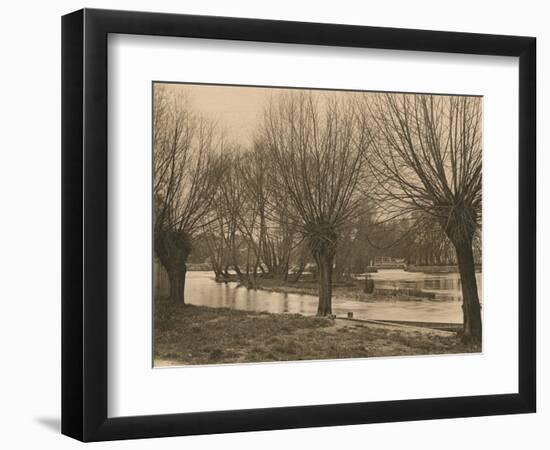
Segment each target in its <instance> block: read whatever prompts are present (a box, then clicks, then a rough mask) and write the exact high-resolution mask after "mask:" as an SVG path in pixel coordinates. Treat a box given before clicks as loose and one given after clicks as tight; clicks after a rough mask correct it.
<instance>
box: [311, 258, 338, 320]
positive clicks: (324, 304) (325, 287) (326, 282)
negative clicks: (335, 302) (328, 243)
mask: <svg viewBox="0 0 550 450" xmlns="http://www.w3.org/2000/svg"><path fill="white" fill-rule="evenodd" d="M333 260H334V256H333V254H332V252H330V251H328V252H327V251H324V252H321V253H320V254H318V255H316V257H315V261H316V262H317V272H318V274H319V306H318V307H317V315H318V316H329V315H331V314H332V264H333Z"/></svg>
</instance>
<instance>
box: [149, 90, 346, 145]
mask: <svg viewBox="0 0 550 450" xmlns="http://www.w3.org/2000/svg"><path fill="white" fill-rule="evenodd" d="M159 84H163V83H159ZM163 85H164V86H165V87H166V89H167V90H168V92H170V91H172V92H174V93H176V92H177V93H185V94H186V95H188V96H189V98H190V100H191V105H192V106H193V108H195V109H196V111H197V112H200V113H201V114H204V116H205V117H207V118H210V119H212V120H215V121H216V122H217V123H218V125H219V126H220V127H221V128H222V129H223V130H224V131H225V135H226V137H227V140H228V141H229V142H235V143H241V144H243V145H248V144H251V143H252V141H253V137H254V133H255V132H256V130H257V129H258V127H259V126H260V124H261V123H262V121H263V114H264V108H265V107H266V106H267V105H268V104H269V101H270V99H271V97H272V96H277V95H279V94H280V93H282V92H288V91H289V90H292V89H285V88H264V87H242V86H216V85H197V84H185V83H165V84H163ZM317 92H319V93H326V94H330V95H332V94H334V93H335V92H338V91H328V90H327V91H317ZM340 92H341V91H340ZM321 95H322V94H321Z"/></svg>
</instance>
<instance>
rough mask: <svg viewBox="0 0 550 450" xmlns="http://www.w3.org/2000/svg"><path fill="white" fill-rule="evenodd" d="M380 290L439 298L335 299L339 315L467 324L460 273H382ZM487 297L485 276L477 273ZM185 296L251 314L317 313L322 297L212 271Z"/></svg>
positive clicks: (190, 283) (190, 275)
mask: <svg viewBox="0 0 550 450" xmlns="http://www.w3.org/2000/svg"><path fill="white" fill-rule="evenodd" d="M371 276H372V278H373V279H374V280H375V285H376V286H377V287H383V288H392V287H393V288H403V287H407V288H414V289H420V290H424V291H429V292H434V293H435V299H434V300H428V299H426V300H425V299H418V300H391V301H379V302H361V301H357V300H350V299H347V298H339V297H338V296H333V299H332V310H333V313H334V314H336V316H346V315H347V313H348V312H353V315H354V318H357V319H373V320H404V321H414V322H445V323H462V307H461V306H462V293H461V289H460V277H459V275H458V274H428V273H423V272H405V271H404V270H392V269H388V270H380V271H379V272H378V273H374V274H371ZM477 281H478V286H479V290H480V298H481V274H477ZM185 298H186V301H187V302H188V303H191V304H194V305H203V306H210V307H214V308H220V307H227V308H234V309H240V310H246V311H265V312H271V313H299V314H304V315H315V313H316V312H317V297H315V296H313V295H302V294H292V293H281V292H268V291H263V290H260V289H258V290H253V289H247V288H245V287H242V286H241V287H239V286H238V285H237V283H227V284H224V283H216V282H215V281H214V275H213V273H212V272H191V271H190V272H187V280H186V286H185Z"/></svg>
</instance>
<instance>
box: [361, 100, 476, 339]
mask: <svg viewBox="0 0 550 450" xmlns="http://www.w3.org/2000/svg"><path fill="white" fill-rule="evenodd" d="M363 100H364V101H363V102H362V104H361V106H360V108H359V111H360V114H362V115H364V116H366V117H369V119H370V120H371V121H372V123H373V124H374V125H375V127H374V129H375V130H376V132H377V136H376V137H375V139H373V146H372V152H371V158H370V159H369V161H370V166H371V168H372V173H373V175H374V176H375V178H376V179H377V180H378V183H377V186H378V190H377V193H378V200H379V201H380V203H381V204H383V205H384V209H385V215H386V216H392V215H394V216H398V215H407V214H411V213H415V212H416V213H418V212H420V213H422V214H421V215H428V216H430V217H432V218H433V219H434V221H435V222H436V223H437V224H438V225H439V226H440V227H441V230H443V231H444V233H445V234H446V235H447V237H448V238H449V240H450V241H451V242H452V244H453V246H454V248H455V251H456V257H457V261H458V267H459V271H460V278H461V282H462V296H463V316H464V326H463V340H464V341H470V342H476V343H480V342H481V332H482V328H481V307H480V303H479V296H478V290H477V282H476V277H475V265H474V248H473V247H474V240H475V236H476V232H477V231H478V229H479V226H480V222H481V197H482V195H481V182H482V171H481V161H482V158H481V150H482V138H481V133H482V122H481V119H482V111H481V107H482V105H481V98H476V97H463V96H460V97H459V96H436V95H408V94H389V93H387V94H376V95H374V96H373V95H372V94H371V95H367V96H365V97H364V99H363ZM412 215H414V214H412Z"/></svg>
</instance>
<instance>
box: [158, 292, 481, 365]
mask: <svg viewBox="0 0 550 450" xmlns="http://www.w3.org/2000/svg"><path fill="white" fill-rule="evenodd" d="M154 320H155V337H154V352H155V354H154V357H155V366H166V365H178V364H221V363H245V362H265V361H293V360H316V359H338V358H358V357H360V358H365V357H375V356H400V355H428V354H442V353H469V352H477V351H479V350H480V349H479V348H476V347H471V346H464V345H463V344H462V343H461V342H460V341H459V339H458V338H457V337H456V335H455V334H454V333H451V332H446V331H438V330H430V329H424V328H412V327H399V326H391V325H381V324H373V323H365V322H353V321H346V320H343V319H336V320H330V319H325V318H318V317H306V316H302V315H299V314H268V313H255V312H248V311H237V310H232V309H227V308H208V307H202V306H192V305H185V306H183V305H181V306H180V305H174V304H172V303H170V302H169V301H167V300H165V299H157V301H156V304H155V318H154Z"/></svg>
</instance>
